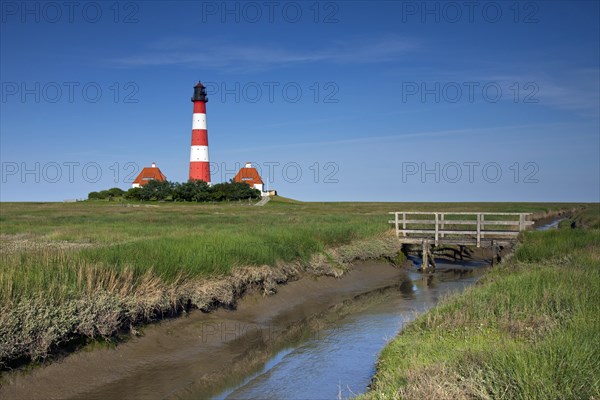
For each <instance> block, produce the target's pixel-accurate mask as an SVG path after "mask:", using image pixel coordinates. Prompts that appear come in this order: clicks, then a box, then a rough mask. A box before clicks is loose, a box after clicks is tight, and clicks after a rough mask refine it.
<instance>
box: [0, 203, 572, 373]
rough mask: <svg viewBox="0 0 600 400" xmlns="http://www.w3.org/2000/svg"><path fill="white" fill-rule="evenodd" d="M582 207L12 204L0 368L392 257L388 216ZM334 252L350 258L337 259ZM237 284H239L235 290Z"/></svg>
mask: <svg viewBox="0 0 600 400" xmlns="http://www.w3.org/2000/svg"><path fill="white" fill-rule="evenodd" d="M573 207H577V205H576V204H549V203H544V204H530V203H525V204H519V203H468V204H465V203H462V204H459V203H447V204H444V203H302V202H296V201H293V200H287V199H284V198H277V199H275V200H274V201H271V202H270V203H268V204H267V205H266V206H265V207H252V206H250V205H248V203H246V202H239V203H227V204H224V203H220V204H183V203H180V204H177V203H153V204H130V205H129V206H125V205H124V204H121V203H119V202H108V201H97V202H80V203H2V204H0V226H1V235H0V250H1V268H0V311H1V314H0V349H1V350H0V365H1V364H5V365H6V364H7V363H10V362H12V361H14V360H15V359H19V358H24V359H26V360H27V359H33V360H36V359H40V358H44V357H45V356H46V355H47V354H48V353H50V352H52V351H53V349H55V348H57V347H58V346H60V344H61V343H63V342H65V341H69V340H71V339H73V338H74V337H82V336H83V337H97V336H103V337H110V336H111V335H114V334H115V332H117V331H119V330H123V329H129V327H131V328H133V326H134V325H136V324H139V323H143V322H146V321H148V320H151V319H154V318H160V316H161V315H163V314H165V313H166V314H169V313H172V312H177V311H179V310H181V309H182V308H183V307H185V306H192V307H199V308H203V307H208V306H210V305H211V304H212V303H227V302H228V301H232V300H233V299H234V298H235V296H237V295H239V293H240V292H242V291H243V290H244V288H245V285H246V284H248V283H252V282H255V283H260V282H262V281H264V280H266V279H271V278H269V277H270V276H271V275H273V276H272V279H273V280H275V281H277V280H285V278H286V277H285V274H283V275H282V274H281V273H280V271H279V270H281V269H284V266H285V265H289V264H294V265H296V266H298V268H300V269H306V268H309V267H311V266H313V267H314V264H315V263H316V264H318V263H319V262H323V260H325V261H327V260H330V259H331V258H332V257H333V258H334V259H335V257H338V258H339V259H343V260H344V261H348V260H350V259H352V258H367V257H377V256H383V255H389V254H387V253H389V252H391V251H392V250H393V248H392V247H390V245H389V243H388V245H387V247H386V246H385V245H381V244H380V243H381V239H380V238H381V235H384V234H385V233H386V232H388V231H389V226H388V224H387V220H388V217H389V216H388V215H387V212H388V211H401V210H408V211H410V210H420V211H429V210H443V211H476V210H482V211H484V210H485V211H498V212H500V211H507V212H508V211H511V212H513V211H514V212H517V211H518V212H534V213H538V214H539V215H542V214H544V213H547V212H551V211H554V210H558V209H567V208H569V209H570V208H573ZM374 238H377V240H373V239H374ZM353 243H360V246H354V247H352V244H353ZM344 246H346V247H344ZM336 248H337V249H340V248H341V249H343V251H337V252H335V251H333V252H332V251H330V250H328V249H336ZM319 260H320V261H319ZM334 261H335V260H334ZM248 267H256V268H259V269H257V270H252V269H248ZM313 269H314V270H318V269H319V268H313ZM232 276H235V277H236V279H237V281H238V282H237V283H236V282H232V281H227V279H229V278H231V277H232ZM219 293H220V294H219Z"/></svg>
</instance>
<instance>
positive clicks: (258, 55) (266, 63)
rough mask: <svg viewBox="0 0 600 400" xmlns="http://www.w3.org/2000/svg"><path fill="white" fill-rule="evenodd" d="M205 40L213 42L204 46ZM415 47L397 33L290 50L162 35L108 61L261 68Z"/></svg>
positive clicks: (378, 55) (369, 59)
mask: <svg viewBox="0 0 600 400" xmlns="http://www.w3.org/2000/svg"><path fill="white" fill-rule="evenodd" d="M207 43H213V44H210V45H207ZM415 47H417V45H416V43H414V42H412V41H409V40H407V39H405V38H400V37H397V36H387V37H383V38H378V39H364V38H363V39H356V40H345V41H332V42H330V43H329V44H328V45H325V46H323V47H322V48H318V49H312V50H310V49H292V48H289V47H281V46H275V45H254V44H249V45H241V44H233V43H214V42H213V41H203V43H201V44H200V43H198V42H195V41H192V40H190V39H187V38H165V39H161V40H159V41H156V42H154V43H152V44H150V45H149V46H148V47H147V48H146V49H145V50H142V51H139V52H137V53H133V54H131V55H128V56H123V57H119V58H115V59H111V60H109V65H112V66H114V67H124V68H129V67H144V66H146V67H152V66H163V65H178V66H183V67H194V68H197V67H202V68H207V69H221V68H225V69H228V70H264V69H269V68H274V67H281V66H285V65H291V64H307V63H316V62H327V63H344V64H347V63H355V64H359V63H375V62H384V61H388V60H393V59H396V58H397V57H399V56H401V55H403V54H405V53H406V52H407V51H410V50H411V49H414V48H415Z"/></svg>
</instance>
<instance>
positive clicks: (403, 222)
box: [402, 213, 406, 236]
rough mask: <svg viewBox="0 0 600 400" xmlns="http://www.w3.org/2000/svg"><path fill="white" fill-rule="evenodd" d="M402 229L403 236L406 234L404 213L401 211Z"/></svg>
mask: <svg viewBox="0 0 600 400" xmlns="http://www.w3.org/2000/svg"><path fill="white" fill-rule="evenodd" d="M402 229H403V230H404V235H403V236H406V213H402Z"/></svg>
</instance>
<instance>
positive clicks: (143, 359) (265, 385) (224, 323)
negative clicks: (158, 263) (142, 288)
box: [0, 260, 484, 399]
mask: <svg viewBox="0 0 600 400" xmlns="http://www.w3.org/2000/svg"><path fill="white" fill-rule="evenodd" d="M416 261H417V262H418V260H416ZM483 264H484V263H471V265H468V266H464V270H463V272H461V273H458V272H440V273H438V274H436V277H434V278H433V279H431V278H430V279H429V280H427V279H425V280H423V278H422V277H421V275H420V274H413V273H407V272H405V271H402V270H400V269H397V268H394V267H392V266H390V265H387V264H384V263H375V262H369V263H365V264H362V265H358V266H356V267H355V268H354V269H353V270H352V272H350V273H349V274H348V275H347V276H346V277H344V278H342V279H335V278H329V277H324V278H319V279H313V278H309V277H305V278H303V279H301V280H299V281H296V282H291V283H289V284H287V285H284V286H281V287H280V289H279V292H278V294H277V295H275V296H263V295H261V294H258V293H255V294H251V295H248V296H246V297H245V298H244V299H242V300H241V301H240V303H239V305H238V307H237V310H235V311H231V310H218V311H216V312H214V313H210V314H204V313H201V312H192V313H190V314H189V316H187V317H184V318H178V319H173V320H169V321H164V322H162V323H160V324H156V325H153V326H149V327H147V328H146V329H144V332H143V335H142V336H141V337H138V338H135V339H132V340H129V341H128V342H126V343H123V344H120V345H118V346H116V347H115V348H101V349H94V350H93V351H88V352H86V351H81V352H78V353H75V354H72V355H70V356H68V357H66V358H65V359H63V360H61V361H60V362H55V363H52V364H50V365H48V366H46V367H42V368H36V369H34V370H33V371H29V372H26V373H12V374H9V375H8V376H4V377H3V380H2V387H1V388H0V398H27V399H34V398H40V399H42V398H43V399H53V398H77V399H80V398H81V399H83V398H85V399H110V398H135V399H165V398H185V399H188V398H189V399H199V398H231V399H234V398H303V399H308V398H315V399H322V398H337V397H338V395H339V394H340V393H341V396H342V397H344V398H346V397H349V396H351V395H352V394H355V393H361V392H364V391H365V390H366V388H367V385H368V383H369V380H370V378H371V376H372V375H373V372H374V367H375V362H376V358H377V354H378V352H379V351H380V350H381V348H382V347H383V346H384V345H385V343H386V340H388V339H390V338H392V337H393V336H394V335H395V334H396V333H397V332H398V331H399V330H400V329H401V328H402V326H403V325H404V324H405V323H406V322H407V321H410V320H411V319H413V318H414V316H415V314H416V313H419V312H422V311H424V310H426V309H428V308H430V307H432V306H433V305H435V304H436V302H437V301H438V300H439V299H440V298H441V297H442V296H444V295H445V294H446V293H448V292H451V291H460V290H462V289H464V288H465V287H466V286H468V285H471V284H473V283H474V282H475V281H476V279H477V277H478V275H479V273H480V272H481V270H482V268H481V267H482V265H483ZM444 267H449V268H454V267H456V265H445V264H439V265H438V269H440V270H442V269H444Z"/></svg>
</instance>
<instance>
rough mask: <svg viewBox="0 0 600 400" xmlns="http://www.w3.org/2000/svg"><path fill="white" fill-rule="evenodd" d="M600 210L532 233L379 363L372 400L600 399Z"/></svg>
mask: <svg viewBox="0 0 600 400" xmlns="http://www.w3.org/2000/svg"><path fill="white" fill-rule="evenodd" d="M599 310H600V208H599V206H598V205H595V206H592V207H590V208H588V209H587V210H586V211H584V212H581V213H579V214H577V215H576V216H575V217H574V218H573V219H572V220H570V221H565V222H564V223H562V224H561V228H560V229H558V230H552V231H547V232H529V233H527V234H525V235H524V236H523V238H522V244H521V245H520V246H519V248H518V249H517V250H516V252H515V254H514V256H513V257H512V259H511V260H509V261H508V262H506V263H504V264H501V266H500V267H498V268H495V269H494V270H492V271H491V272H490V273H489V274H488V275H487V276H486V277H485V278H484V279H483V280H482V281H481V282H480V284H479V285H477V286H475V287H473V288H471V289H469V290H467V291H466V292H465V293H464V294H462V295H459V296H454V297H451V298H449V299H447V300H445V301H444V302H442V303H441V304H440V305H439V306H437V307H436V308H434V309H432V310H431V311H429V312H428V313H426V314H424V315H422V316H420V317H419V318H418V319H416V320H415V321H414V322H413V323H412V324H410V325H409V326H408V327H407V328H406V329H405V330H403V331H402V332H401V333H400V334H399V335H398V336H397V337H396V338H395V339H394V340H392V341H391V342H390V343H389V344H388V345H387V346H386V348H385V349H384V350H383V352H382V354H381V355H380V361H379V363H378V367H377V373H376V376H375V378H374V382H373V385H372V390H371V391H370V392H368V393H367V394H366V395H364V397H363V398H366V399H375V398H377V399H380V398H385V399H397V398H407V399H425V398H436V399H461V398H469V399H470V398H482V399H498V398H507V399H569V398H577V399H597V398H600V363H599V362H598V360H600V314H599V312H598V311H599Z"/></svg>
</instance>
